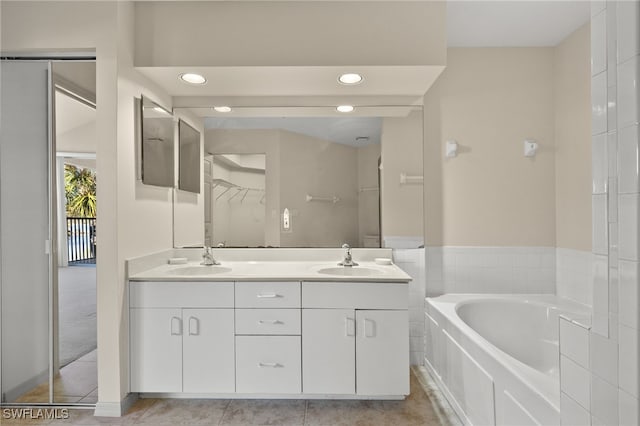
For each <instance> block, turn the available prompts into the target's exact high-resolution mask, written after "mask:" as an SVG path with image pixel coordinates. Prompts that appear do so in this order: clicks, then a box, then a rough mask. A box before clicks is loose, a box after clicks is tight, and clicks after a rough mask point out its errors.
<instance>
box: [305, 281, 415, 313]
mask: <svg viewBox="0 0 640 426" xmlns="http://www.w3.org/2000/svg"><path fill="white" fill-rule="evenodd" d="M302 307H303V308H333V309H409V286H408V284H407V283H354V282H351V283H346V282H310V281H309V282H303V283H302Z"/></svg>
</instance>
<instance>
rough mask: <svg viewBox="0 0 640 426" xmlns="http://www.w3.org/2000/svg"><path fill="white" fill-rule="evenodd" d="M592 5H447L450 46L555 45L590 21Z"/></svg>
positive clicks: (452, 2)
mask: <svg viewBox="0 0 640 426" xmlns="http://www.w3.org/2000/svg"><path fill="white" fill-rule="evenodd" d="M590 3H591V2H589V1H586V0H582V1H560V0H557V1H480V0H472V1H463V0H460V1H458V0H449V1H448V2H447V44H448V46H449V47H534V46H556V45H557V44H558V43H560V42H561V41H562V40H564V39H565V38H566V37H567V36H568V35H569V34H571V33H572V32H573V31H575V30H576V29H578V28H580V27H581V26H582V25H584V24H586V23H587V22H588V21H589V18H590V16H591V4H590Z"/></svg>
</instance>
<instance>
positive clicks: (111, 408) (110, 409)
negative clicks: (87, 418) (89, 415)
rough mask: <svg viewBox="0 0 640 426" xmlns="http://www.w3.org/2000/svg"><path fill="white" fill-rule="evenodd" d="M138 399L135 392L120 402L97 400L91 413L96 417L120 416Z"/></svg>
mask: <svg viewBox="0 0 640 426" xmlns="http://www.w3.org/2000/svg"><path fill="white" fill-rule="evenodd" d="M137 400H138V394H137V393H130V394H128V395H127V396H125V397H124V399H123V400H122V401H120V402H98V403H97V404H96V410H95V412H94V413H93V415H94V416H96V417H122V416H123V415H124V414H125V413H126V412H127V411H129V409H130V408H131V407H132V406H133V404H134V403H135V402H136V401H137Z"/></svg>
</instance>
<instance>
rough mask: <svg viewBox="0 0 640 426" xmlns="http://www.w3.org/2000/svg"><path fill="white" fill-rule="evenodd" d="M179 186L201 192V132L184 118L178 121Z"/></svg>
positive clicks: (190, 190) (197, 192)
mask: <svg viewBox="0 0 640 426" xmlns="http://www.w3.org/2000/svg"><path fill="white" fill-rule="evenodd" d="M178 146H179V171H178V188H179V189H182V190H183V191H189V192H195V193H196V194H199V193H200V164H201V163H202V159H201V158H200V133H199V132H198V131H197V130H196V129H194V128H193V127H191V126H189V125H188V124H187V123H185V122H184V121H183V120H179V121H178Z"/></svg>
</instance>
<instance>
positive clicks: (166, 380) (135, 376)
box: [129, 308, 182, 392]
mask: <svg viewBox="0 0 640 426" xmlns="http://www.w3.org/2000/svg"><path fill="white" fill-rule="evenodd" d="M129 316H130V318H129V321H130V330H131V334H130V339H131V342H130V344H131V350H130V353H131V392H182V311H181V310H180V309H147V308H133V309H130V310H129Z"/></svg>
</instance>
